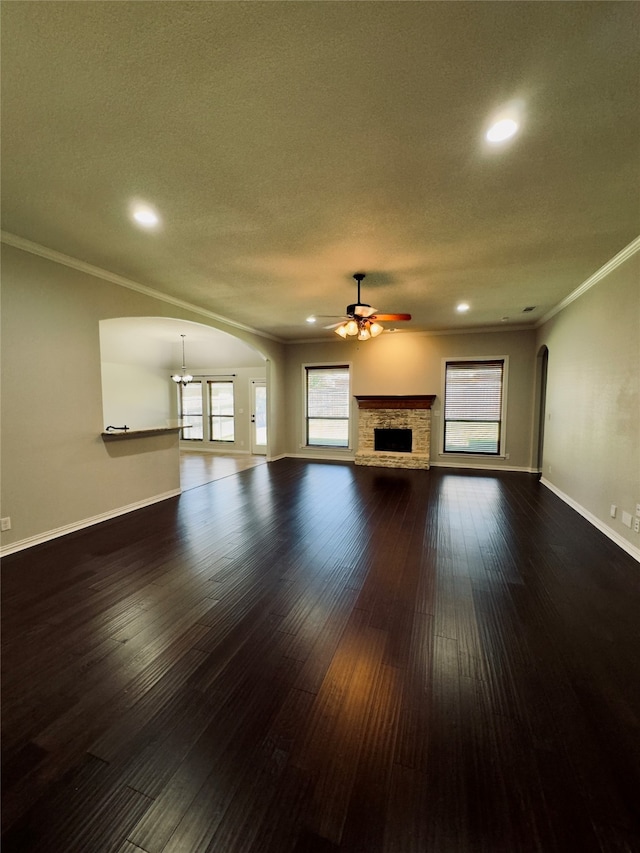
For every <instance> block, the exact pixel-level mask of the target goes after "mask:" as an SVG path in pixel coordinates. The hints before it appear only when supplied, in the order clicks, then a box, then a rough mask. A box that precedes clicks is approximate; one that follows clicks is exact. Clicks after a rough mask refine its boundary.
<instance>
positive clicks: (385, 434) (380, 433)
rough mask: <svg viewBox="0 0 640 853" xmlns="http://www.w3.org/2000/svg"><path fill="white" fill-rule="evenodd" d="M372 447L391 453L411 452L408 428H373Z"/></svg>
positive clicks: (410, 432)
mask: <svg viewBox="0 0 640 853" xmlns="http://www.w3.org/2000/svg"><path fill="white" fill-rule="evenodd" d="M373 435H374V439H373V449H374V450H383V451H391V452H392V453H411V436H412V430H410V429H374V430H373Z"/></svg>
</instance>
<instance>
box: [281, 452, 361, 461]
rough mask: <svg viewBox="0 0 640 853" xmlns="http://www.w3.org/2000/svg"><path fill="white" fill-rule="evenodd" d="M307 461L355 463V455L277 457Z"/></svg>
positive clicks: (301, 454)
mask: <svg viewBox="0 0 640 853" xmlns="http://www.w3.org/2000/svg"><path fill="white" fill-rule="evenodd" d="M283 458H287V459H308V460H309V461H311V462H355V458H356V457H355V454H354V453H353V451H352V452H351V453H349V454H347V455H345V456H335V455H334V454H333V453H326V454H324V455H322V456H318V455H317V454H315V453H285V455H284V456H279V457H278V459H283Z"/></svg>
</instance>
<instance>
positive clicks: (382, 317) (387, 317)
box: [369, 314, 411, 323]
mask: <svg viewBox="0 0 640 853" xmlns="http://www.w3.org/2000/svg"><path fill="white" fill-rule="evenodd" d="M369 319H370V320H375V321H376V322H377V321H381V322H385V321H386V322H389V323H393V322H395V321H396V320H398V321H399V320H410V319H411V314H373V315H372V316H371V317H369Z"/></svg>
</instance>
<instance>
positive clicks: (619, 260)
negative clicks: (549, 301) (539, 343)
mask: <svg viewBox="0 0 640 853" xmlns="http://www.w3.org/2000/svg"><path fill="white" fill-rule="evenodd" d="M638 251H640V237H636V239H635V240H632V241H631V242H630V243H629V245H628V246H625V247H624V249H622V250H621V251H620V252H618V254H617V255H614V256H613V257H612V258H611V260H610V261H607V263H606V264H605V265H604V266H602V267H600V269H599V270H597V271H596V272H594V274H593V275H592V276H591V277H590V278H588V279H587V280H586V281H583V282H582V284H581V285H580V287H577V288H576V289H575V290H574V291H573V292H572V293H570V294H569V295H568V296H566V297H565V298H564V299H563V300H562V302H558V304H557V305H556V306H554V307H553V308H552V309H551V310H550V311H547V313H546V314H545V315H544V316H543V317H541V318H540V319H539V320H538V322H537V323H536V325H535V327H536V329H539V328H540V326H543V325H544V324H545V323H547V322H548V321H549V320H550V319H551V318H552V317H555V315H556V314H558V312H560V311H562V310H563V308H566V307H567V305H570V304H571V303H572V302H575V300H576V299H578V298H579V297H580V296H582V294H583V293H586V292H587V290H589V289H590V288H592V287H593V285H594V284H597V283H598V282H599V281H600V280H601V279H603V278H605V276H607V275H609V273H611V272H613V270H614V269H616V267H619V266H620V265H621V264H623V263H624V262H625V261H627V260H628V259H629V258H630V257H632V255H635V253H636V252H638Z"/></svg>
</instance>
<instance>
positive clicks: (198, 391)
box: [178, 382, 202, 441]
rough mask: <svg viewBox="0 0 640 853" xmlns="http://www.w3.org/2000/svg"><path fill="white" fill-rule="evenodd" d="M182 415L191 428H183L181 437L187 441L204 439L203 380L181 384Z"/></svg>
mask: <svg viewBox="0 0 640 853" xmlns="http://www.w3.org/2000/svg"><path fill="white" fill-rule="evenodd" d="M178 387H179V389H180V417H181V419H182V420H183V421H184V422H185V423H186V424H191V426H190V427H189V429H184V430H182V435H181V438H183V439H185V440H187V441H202V382H190V383H189V384H188V385H179V386H178Z"/></svg>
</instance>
